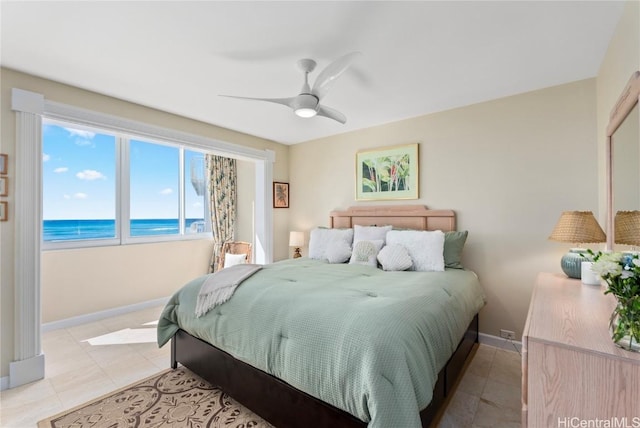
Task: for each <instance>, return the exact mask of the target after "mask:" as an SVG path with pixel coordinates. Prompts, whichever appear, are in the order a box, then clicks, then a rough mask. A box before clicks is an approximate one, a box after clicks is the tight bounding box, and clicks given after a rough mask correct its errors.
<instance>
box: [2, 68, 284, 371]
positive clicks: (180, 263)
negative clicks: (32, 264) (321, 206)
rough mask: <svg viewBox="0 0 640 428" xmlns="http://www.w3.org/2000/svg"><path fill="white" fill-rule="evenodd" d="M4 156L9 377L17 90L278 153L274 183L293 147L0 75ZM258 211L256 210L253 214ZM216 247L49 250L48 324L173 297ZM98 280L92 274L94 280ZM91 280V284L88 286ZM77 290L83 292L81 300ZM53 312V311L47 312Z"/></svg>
mask: <svg viewBox="0 0 640 428" xmlns="http://www.w3.org/2000/svg"><path fill="white" fill-rule="evenodd" d="M0 81H1V82H0V83H1V87H0V109H1V110H0V114H1V122H0V126H1V128H0V152H2V153H7V154H8V155H9V197H8V198H4V199H3V200H8V201H9V204H10V209H9V221H7V222H2V223H0V238H1V239H0V282H1V284H0V329H1V330H0V335H1V336H0V340H1V349H0V376H7V374H8V367H9V363H10V362H11V361H12V360H13V358H14V357H13V355H14V354H13V340H14V338H13V334H14V333H13V332H14V312H13V301H14V278H13V275H14V271H13V269H14V259H13V248H14V244H15V242H14V228H15V221H14V216H13V211H12V207H13V202H14V197H15V195H16V194H17V193H19V192H20V189H16V188H15V187H14V180H13V173H12V171H14V168H13V165H14V164H13V159H14V154H15V115H14V113H13V112H12V111H11V107H10V106H11V88H20V89H24V90H28V91H33V92H37V93H41V94H44V96H45V98H46V99H49V100H53V101H57V102H61V103H65V104H69V105H73V106H75V107H80V108H85V109H89V110H93V111H97V112H101V113H106V114H111V115H116V116H121V117H125V118H128V119H131V120H137V121H140V122H144V123H147V124H151V125H156V126H162V127H165V128H170V129H174V130H177V131H181V132H188V133H191V134H195V135H199V136H203V137H207V138H211V139H216V140H220V141H225V142H228V143H234V144H239V145H243V146H248V147H252V148H256V149H270V150H273V151H275V156H276V163H275V165H274V179H276V180H279V181H288V178H289V177H288V151H289V147H288V146H285V145H282V144H278V143H275V142H272V141H269V140H264V139H261V138H257V137H253V136H250V135H246V134H242V133H239V132H235V131H231V130H228V129H224V128H220V127H216V126H212V125H208V124H205V123H202V122H197V121H194V120H189V119H186V118H183V117H179V116H176V115H172V114H169V113H165V112H161V111H158V110H154V109H150V108H146V107H144V106H141V105H137V104H133V103H129V102H125V101H122V100H118V99H114V98H111V97H108V96H104V95H100V94H97V93H94V92H89V91H85V90H82V89H79V88H75V87H71V86H67V85H63V84H60V83H56V82H52V81H49V80H45V79H40V78H36V77H33V76H30V75H26V74H23V73H19V72H16V71H13V70H8V69H4V68H3V69H0ZM238 171H239V174H240V177H239V179H238V182H239V183H238V184H239V189H238V207H239V210H241V213H240V215H239V218H238V233H237V238H238V239H243V240H251V239H252V232H253V231H252V223H253V215H254V214H253V207H254V203H253V201H254V193H255V191H254V189H255V170H254V168H253V165H252V164H251V163H250V162H240V163H239V166H238ZM247 210H251V212H247ZM286 211H287V210H279V211H278V210H276V211H275V212H274V231H275V232H274V242H275V248H274V258H275V259H276V260H278V259H282V258H286V257H287V255H288V250H289V248H288V246H287V242H286V241H285V239H284V238H283V237H284V236H285V235H286V233H287V230H288V216H287V214H288V213H287V212H286ZM210 249H211V243H210V242H207V241H186V242H179V243H162V244H139V245H131V246H126V247H108V248H94V249H86V250H82V251H79V250H67V251H48V252H44V253H43V257H42V299H43V300H42V303H43V322H49V321H54V320H59V319H64V318H68V317H70V316H75V315H79V314H86V313H92V312H96V311H100V310H104V309H110V308H114V307H118V306H124V305H130V304H134V303H139V302H144V301H147V300H152V299H156V298H158V297H164V296H168V295H169V294H170V293H171V292H172V290H175V289H176V288H177V287H179V286H180V285H182V284H184V282H186V280H187V279H189V278H193V277H194V276H196V275H199V274H202V273H205V272H206V266H207V263H208V262H207V258H208V256H209V254H210ZM89 274H91V275H89ZM88 278H91V280H89V279H88ZM74 289H75V290H76V293H75V294H74ZM45 306H46V307H45Z"/></svg>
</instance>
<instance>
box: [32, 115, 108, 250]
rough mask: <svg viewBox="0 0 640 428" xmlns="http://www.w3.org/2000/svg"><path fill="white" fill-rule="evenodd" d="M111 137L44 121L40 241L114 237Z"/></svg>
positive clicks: (90, 130)
mask: <svg viewBox="0 0 640 428" xmlns="http://www.w3.org/2000/svg"><path fill="white" fill-rule="evenodd" d="M116 140H117V139H116V137H115V136H114V135H112V134H108V133H103V132H100V131H98V130H95V129H90V128H81V127H78V126H76V125H70V124H55V123H51V122H44V123H43V130H42V151H43V154H42V207H43V210H42V217H43V219H44V221H43V240H44V241H68V240H78V239H85V240H91V239H106V238H112V239H113V238H116V236H117V235H116V177H117V176H116V152H117V150H116V144H117V142H116Z"/></svg>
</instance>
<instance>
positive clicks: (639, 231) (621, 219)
mask: <svg viewBox="0 0 640 428" xmlns="http://www.w3.org/2000/svg"><path fill="white" fill-rule="evenodd" d="M615 230H616V235H615V242H616V244H626V245H636V246H637V245H640V211H618V212H617V213H616V218H615Z"/></svg>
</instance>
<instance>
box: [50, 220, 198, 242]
mask: <svg viewBox="0 0 640 428" xmlns="http://www.w3.org/2000/svg"><path fill="white" fill-rule="evenodd" d="M203 231H204V221H203V219H201V218H200V219H198V218H189V219H187V220H186V233H195V232H203ZM178 233H179V223H178V219H177V218H174V219H134V220H131V236H153V235H174V234H178ZM42 236H43V240H44V241H69V240H74V239H105V238H114V237H115V236H116V222H115V220H44V221H43V222H42Z"/></svg>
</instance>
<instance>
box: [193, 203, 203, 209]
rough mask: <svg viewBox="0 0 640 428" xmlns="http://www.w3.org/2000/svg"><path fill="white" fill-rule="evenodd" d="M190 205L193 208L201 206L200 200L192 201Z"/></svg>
mask: <svg viewBox="0 0 640 428" xmlns="http://www.w3.org/2000/svg"><path fill="white" fill-rule="evenodd" d="M192 206H193V208H200V207H201V206H202V202H194V203H193V205H192Z"/></svg>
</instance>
